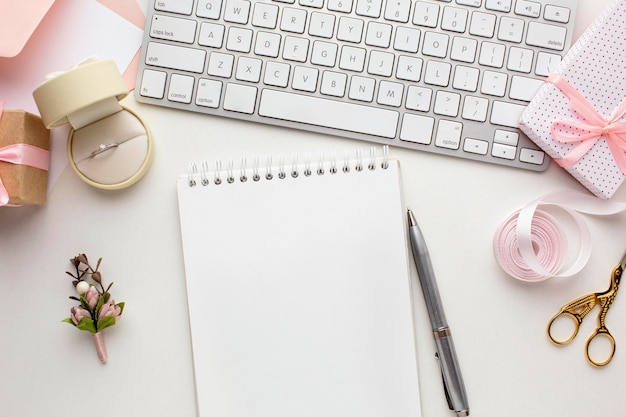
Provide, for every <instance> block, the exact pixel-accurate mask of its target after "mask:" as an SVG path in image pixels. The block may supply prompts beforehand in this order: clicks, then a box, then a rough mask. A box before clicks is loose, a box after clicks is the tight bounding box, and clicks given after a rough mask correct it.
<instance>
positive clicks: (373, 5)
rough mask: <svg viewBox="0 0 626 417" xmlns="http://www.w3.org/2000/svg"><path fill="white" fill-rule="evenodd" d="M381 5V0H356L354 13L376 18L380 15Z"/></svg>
mask: <svg viewBox="0 0 626 417" xmlns="http://www.w3.org/2000/svg"><path fill="white" fill-rule="evenodd" d="M382 6H383V1H382V0H357V3H356V14H358V15H360V16H368V17H375V18H378V17H380V11H381V9H382Z"/></svg>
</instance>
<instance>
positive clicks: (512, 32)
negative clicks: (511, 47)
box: [498, 16, 525, 43]
mask: <svg viewBox="0 0 626 417" xmlns="http://www.w3.org/2000/svg"><path fill="white" fill-rule="evenodd" d="M524 25H525V23H524V21H523V20H522V19H515V18H513V17H507V16H503V17H502V18H501V19H500V28H499V29H498V39H500V40H503V41H509V42H515V43H520V42H522V37H523V36H524Z"/></svg>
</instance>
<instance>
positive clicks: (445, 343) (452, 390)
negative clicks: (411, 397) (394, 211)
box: [407, 210, 469, 417]
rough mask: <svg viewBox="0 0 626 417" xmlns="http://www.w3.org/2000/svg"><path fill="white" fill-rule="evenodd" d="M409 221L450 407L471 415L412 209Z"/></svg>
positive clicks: (412, 246)
mask: <svg viewBox="0 0 626 417" xmlns="http://www.w3.org/2000/svg"><path fill="white" fill-rule="evenodd" d="M407 214H408V218H409V237H410V240H411V249H412V250H413V259H414V260H415V266H417V274H418V275H419V281H420V284H421V286H422V293H423V294H424V299H425V300H426V309H427V310H428V317H429V318H430V324H431V326H432V329H433V336H434V338H435V345H436V348H437V353H436V354H435V356H436V357H437V359H438V360H439V365H440V367H441V375H442V376H443V387H444V390H445V394H446V399H447V400H448V407H450V410H452V411H454V412H455V413H456V414H457V416H459V417H465V416H468V415H469V404H468V402H467V394H466V393H465V385H464V384H463V377H462V376H461V368H460V367H459V361H458V359H457V357H456V352H455V350H454V343H453V341H452V333H450V328H449V327H448V323H447V321H446V315H445V314H444V312H443V305H442V304H441V298H440V296H439V289H438V288H437V282H436V281H435V274H434V272H433V267H432V264H431V262H430V255H429V253H428V247H427V246H426V241H425V240H424V236H423V235H422V231H421V230H420V228H419V226H418V225H417V222H416V221H415V216H414V215H413V212H412V211H411V210H408V211H407Z"/></svg>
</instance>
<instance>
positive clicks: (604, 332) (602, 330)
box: [585, 326, 615, 366]
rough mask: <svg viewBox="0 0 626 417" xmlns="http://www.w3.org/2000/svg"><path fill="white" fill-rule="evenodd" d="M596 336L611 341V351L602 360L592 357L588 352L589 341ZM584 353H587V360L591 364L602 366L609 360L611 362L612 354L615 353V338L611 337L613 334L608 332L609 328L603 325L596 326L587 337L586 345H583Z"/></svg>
mask: <svg viewBox="0 0 626 417" xmlns="http://www.w3.org/2000/svg"><path fill="white" fill-rule="evenodd" d="M596 337H603V338H606V339H608V340H609V342H610V343H611V352H610V353H609V355H608V356H607V357H606V358H605V359H604V360H602V361H599V360H595V359H593V358H592V357H591V354H590V352H589V348H590V346H591V342H592V341H593V340H594V339H595V338H596ZM585 354H586V355H587V361H588V362H589V363H590V364H592V365H593V366H604V365H606V364H608V363H609V362H611V359H613V355H615V339H613V336H612V335H611V333H609V330H608V329H607V328H606V327H604V326H600V327H598V328H597V329H596V331H595V332H594V333H593V334H592V335H591V337H589V339H587V345H586V346H585Z"/></svg>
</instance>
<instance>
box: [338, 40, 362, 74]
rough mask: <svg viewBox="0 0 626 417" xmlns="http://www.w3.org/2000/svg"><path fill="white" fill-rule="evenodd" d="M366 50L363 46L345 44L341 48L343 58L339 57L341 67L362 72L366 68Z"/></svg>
mask: <svg viewBox="0 0 626 417" xmlns="http://www.w3.org/2000/svg"><path fill="white" fill-rule="evenodd" d="M365 55H366V51H365V49H363V48H355V47H353V46H344V47H343V48H341V58H339V68H341V69H344V70H348V71H355V72H361V71H363V68H365Z"/></svg>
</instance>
